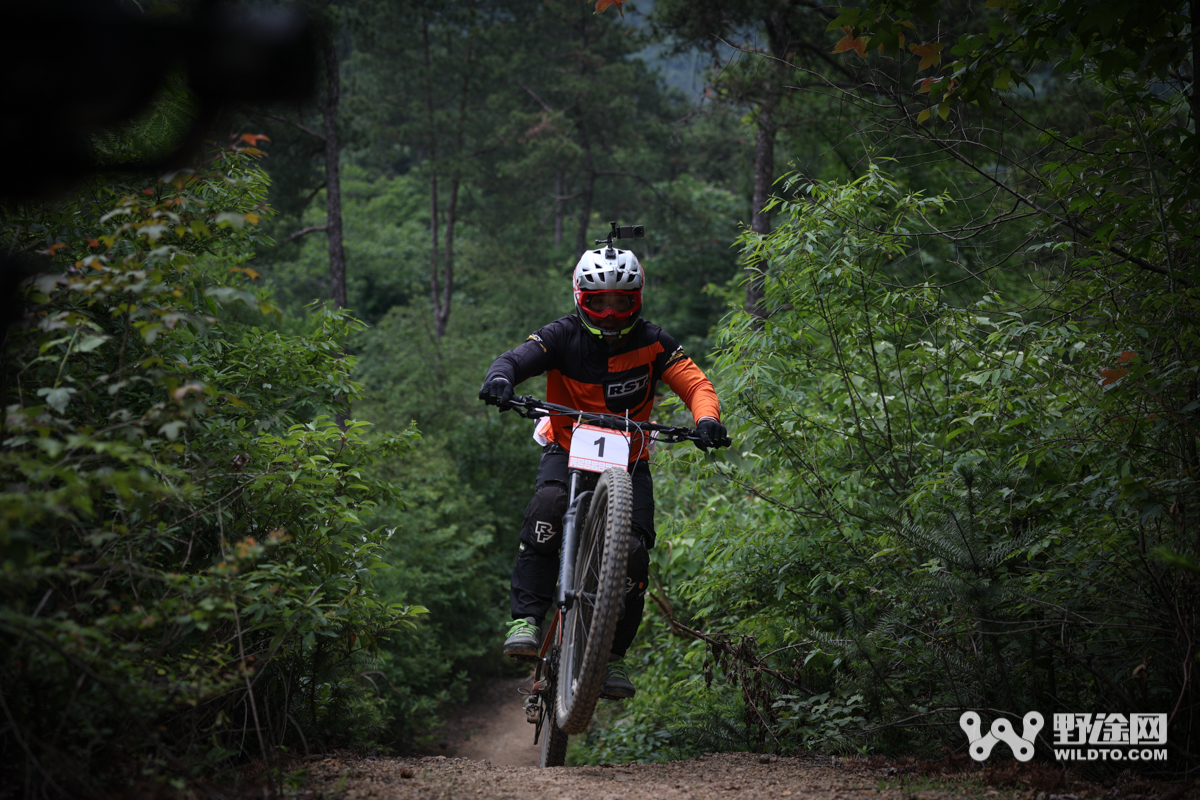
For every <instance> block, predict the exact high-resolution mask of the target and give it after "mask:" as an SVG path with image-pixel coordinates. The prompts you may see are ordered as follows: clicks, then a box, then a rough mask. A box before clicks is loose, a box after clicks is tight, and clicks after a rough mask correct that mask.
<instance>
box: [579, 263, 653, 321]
mask: <svg viewBox="0 0 1200 800" xmlns="http://www.w3.org/2000/svg"><path fill="white" fill-rule="evenodd" d="M645 283H646V276H645V273H643V272H642V265H641V264H640V263H639V262H638V260H637V256H635V255H634V254H633V253H632V252H631V251H629V250H617V249H616V248H614V247H612V246H608V247H600V248H597V249H595V250H585V251H584V253H583V255H582V256H581V257H580V258H579V263H578V264H576V265H575V279H574V284H575V310H576V312H577V313H578V314H579V319H580V320H581V321H582V322H583V325H584V327H585V328H587V329H588V330H589V331H591V332H592V333H594V334H595V335H597V336H600V337H602V338H615V337H620V336H624V335H625V334H627V333H629V332H630V331H631V330H633V326H634V325H636V324H637V321H638V318H639V317H640V316H641V314H642V287H643V286H644V285H645Z"/></svg>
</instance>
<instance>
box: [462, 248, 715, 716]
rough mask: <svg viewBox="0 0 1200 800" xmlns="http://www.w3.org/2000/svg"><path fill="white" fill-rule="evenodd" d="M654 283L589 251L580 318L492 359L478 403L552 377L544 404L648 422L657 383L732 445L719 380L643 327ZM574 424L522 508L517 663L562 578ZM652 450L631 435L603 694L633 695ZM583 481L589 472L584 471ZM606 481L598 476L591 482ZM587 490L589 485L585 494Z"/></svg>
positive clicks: (704, 438) (704, 437)
mask: <svg viewBox="0 0 1200 800" xmlns="http://www.w3.org/2000/svg"><path fill="white" fill-rule="evenodd" d="M645 280H646V279H645V274H644V273H643V271H642V265H641V264H640V263H639V262H638V260H637V257H636V256H635V255H634V254H633V253H632V252H630V251H628V250H618V249H615V248H613V247H612V244H611V240H610V243H609V245H608V247H606V248H600V249H596V250H588V251H586V252H584V254H583V256H582V257H581V258H580V259H579V263H578V264H577V265H576V266H575V273H574V280H573V283H574V290H575V313H574V314H569V315H567V316H565V317H562V318H560V319H557V320H555V321H554V322H551V323H550V324H549V325H546V326H545V327H543V328H541V329H540V330H538V331H537V332H536V333H534V334H533V335H531V336H530V337H529V338H528V339H526V340H525V342H524V343H523V344H521V345H520V346H519V347H516V348H514V349H512V350H509V351H508V352H507V353H504V354H502V355H501V356H500V357H499V358H497V359H496V360H495V362H494V363H493V364H492V366H491V368H490V369H489V370H488V372H487V377H486V378H485V379H484V383H483V387H482V388H481V389H480V390H479V398H480V399H481V400H483V401H484V402H486V403H488V404H490V405H497V406H500V408H501V409H502V410H503V409H505V408H507V405H506V404H507V401H509V400H511V399H512V398H513V387H514V386H516V385H517V384H520V383H521V382H522V381H525V380H528V379H529V378H532V377H534V376H536V375H541V374H543V373H546V374H547V378H546V400H547V402H550V403H557V404H560V405H565V406H570V407H572V408H577V409H580V410H582V411H595V412H603V413H609V414H620V415H622V416H624V415H625V414H626V413H628V416H629V419H631V420H636V421H639V422H645V421H648V420H649V419H650V411H651V406H652V405H653V402H654V393H655V388H656V386H657V384H658V382H659V381H660V380H661V381H665V382H666V384H667V385H668V386H669V387H671V389H672V391H674V392H675V393H676V394H677V395H679V396H680V397H681V398H682V399H683V401H684V402H685V403H686V404H687V406H688V409H689V410H690V411H691V412H692V416H693V418H694V420H695V423H696V427H697V429H698V431H699V433H700V436H701V441H700V442H697V445H696V446H697V447H700V448H701V449H704V450H707V449H708V448H709V447H713V446H717V443H718V442H721V441H722V440H724V439H725V437H726V431H725V426H724V425H722V424H721V407H720V403H719V401H718V400H717V393H716V391H715V390H714V389H713V385H712V382H711V381H709V379H708V377H707V376H706V375H705V374H704V372H703V371H701V369H700V368H699V367H698V366H696V364H695V363H694V362H693V361H692V360H691V359H690V358H688V357H687V356H686V355H685V354H684V352H683V348H682V347H680V346H679V344H678V343H677V342H676V341H675V340H674V339H672V338H671V337H670V336H669V335H667V333H666V332H665V331H663V330H662V328H659V327H658V326H657V325H654V324H653V323H651V322H648V321H647V320H644V319H642V317H641V311H642V288H643V286H644V285H645ZM571 426H572V420H570V419H567V418H564V417H559V416H555V417H552V418H551V420H550V430H549V433H548V435H547V436H546V438H547V439H549V442H548V443H547V444H546V445H545V447H544V448H543V450H542V460H541V464H540V465H539V466H538V472H537V479H536V481H535V488H534V494H533V498H532V499H531V500H530V501H529V505H528V507H527V508H526V509H525V522H524V525H523V526H522V528H521V543H520V547H519V549H518V553H517V560H516V565H515V566H514V568H513V573H512V591H511V594H510V607H511V610H512V621H511V622H509V623H508V624H507V627H508V633H507V638H506V639H505V641H504V652H505V653H506V654H507V655H510V656H514V657H517V658H531V657H536V656H537V654H538V649H539V643H540V635H539V631H538V626H539V625H540V623H541V621H542V618H543V617H544V616H545V614H546V612H547V611H548V610H549V609H550V607H551V605H552V603H553V594H554V586H555V583H556V581H557V578H558V551H559V540H560V539H561V536H560V535H559V534H560V532H561V531H562V518H563V514H564V512H565V511H566V509H567V500H568V498H567V482H568V469H567V453H568V450H569V449H570V447H571ZM648 444H649V442H648V441H646V440H645V439H643V438H641V435H640V434H634V436H633V437H632V438H631V441H630V454H629V457H630V463H629V473H630V478H631V479H632V483H633V515H632V516H633V520H632V522H633V524H632V528H631V533H630V535H631V539H630V542H629V562H628V563H629V566H628V574H627V579H626V584H625V585H626V589H625V609H624V614H623V615H622V616H621V619H620V621H618V622H617V629H616V634H615V636H614V638H613V645H612V653H611V655H610V656H609V665H608V674H607V675H606V676H605V680H604V688H603V690H602V692H601V695H602V696H604V697H610V698H626V697H633V696H634V694H635V693H636V691H637V690H636V689H635V687H634V685H633V683H632V682H631V681H630V680H629V675H628V672H627V670H626V668H625V666H624V664H623V663H622V660H621V659H622V658H623V656H624V655H625V652H626V650H628V648H629V646H630V644H632V643H633V638H634V636H635V635H636V634H637V629H638V625H639V624H640V623H641V620H642V611H643V609H644V606H645V593H646V584H647V582H648V581H649V579H650V555H649V553H648V552H647V551H648V550H649V549H650V548H652V547H653V546H654V483H653V479H652V478H651V475H650V464H649V461H648V460H647V458H648V450H649V447H648ZM585 474H586V473H585ZM597 477H598V476H597V475H595V474H591V475H590V481H591V482H592V483H594V481H595V479H596V478H597ZM587 488H590V487H587Z"/></svg>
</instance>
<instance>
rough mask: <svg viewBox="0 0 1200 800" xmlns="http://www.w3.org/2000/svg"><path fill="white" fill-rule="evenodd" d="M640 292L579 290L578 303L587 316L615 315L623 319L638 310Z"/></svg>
mask: <svg viewBox="0 0 1200 800" xmlns="http://www.w3.org/2000/svg"><path fill="white" fill-rule="evenodd" d="M640 295H641V292H640V291H637V290H634V291H627V292H613V291H609V292H582V291H581V292H580V293H579V305H580V307H582V308H583V309H584V310H585V311H587V313H588V316H590V317H593V318H595V319H604V318H606V317H616V318H617V319H624V318H625V317H627V316H629V315H630V314H632V313H633V312H634V311H637V310H638V307H639V306H641V297H640Z"/></svg>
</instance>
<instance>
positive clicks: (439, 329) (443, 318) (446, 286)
mask: <svg viewBox="0 0 1200 800" xmlns="http://www.w3.org/2000/svg"><path fill="white" fill-rule="evenodd" d="M458 184H459V177H458V175H455V176H454V177H453V178H451V179H450V199H449V201H448V202H447V204H446V273H445V275H444V276H443V278H442V280H443V283H442V296H443V300H442V306H441V308H439V309H436V310H435V312H434V333H435V335H436V336H437V337H438V338H439V339H440V338H442V336H444V335H445V334H446V323H447V322H449V321H450V295H451V293H452V292H453V291H454V223H455V222H456V221H457V217H458Z"/></svg>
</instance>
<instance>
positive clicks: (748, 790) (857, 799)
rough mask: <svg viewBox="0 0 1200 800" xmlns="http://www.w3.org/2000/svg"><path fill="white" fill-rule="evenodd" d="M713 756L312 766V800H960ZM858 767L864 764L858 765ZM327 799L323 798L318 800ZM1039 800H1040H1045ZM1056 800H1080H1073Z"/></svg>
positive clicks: (828, 762)
mask: <svg viewBox="0 0 1200 800" xmlns="http://www.w3.org/2000/svg"><path fill="white" fill-rule="evenodd" d="M762 758H763V757H762V756H758V755H754V754H751V753H718V754H714V755H710V756H704V757H701V758H696V759H692V760H690V761H676V762H671V763H667V764H622V765H618V766H601V767H554V768H551V769H538V768H537V767H507V766H497V765H495V764H485V763H483V762H481V761H472V760H470V759H465V758H447V757H445V756H425V757H423V758H409V759H405V758H392V759H389V758H380V759H375V760H371V759H337V758H331V759H326V760H324V761H321V762H318V763H316V764H314V765H312V767H311V769H310V772H309V776H310V780H309V784H308V787H307V788H308V790H309V792H311V793H312V794H311V795H310V796H318V797H320V796H324V797H338V798H345V800H368V799H370V800H435V798H436V800H455V798H461V799H462V800H481V799H488V798H514V800H516V799H518V798H519V799H520V800H659V798H662V800H758V798H792V799H793V800H943V799H944V800H950V798H955V800H962V798H963V796H964V795H963V791H962V788H960V787H958V786H951V787H949V788H941V789H932V788H928V789H924V790H920V789H917V788H916V787H913V786H908V787H905V788H904V789H901V788H898V787H897V788H882V786H881V779H882V778H883V777H884V776H882V775H880V774H877V772H878V771H877V770H875V769H871V768H870V767H867V766H865V765H861V766H856V765H854V764H852V763H843V764H841V765H839V764H837V763H835V762H834V760H833V759H831V758H830V757H829V756H811V757H807V758H778V759H776V760H775V761H768V762H767V763H762ZM859 764H861V762H859ZM320 793H324V794H320ZM968 793H969V794H974V795H976V796H978V797H980V798H983V800H1018V799H1019V800H1025V799H1026V798H1028V799H1029V800H1037V798H1035V795H1034V793H1033V792H1013V791H1004V792H1000V791H997V790H995V789H990V790H983V789H979V788H977V787H971V789H970V790H968ZM1042 800H1046V798H1045V796H1044V795H1043V798H1042ZM1054 800H1078V798H1077V797H1076V796H1075V795H1063V796H1061V797H1059V796H1056V797H1055V798H1054Z"/></svg>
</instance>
